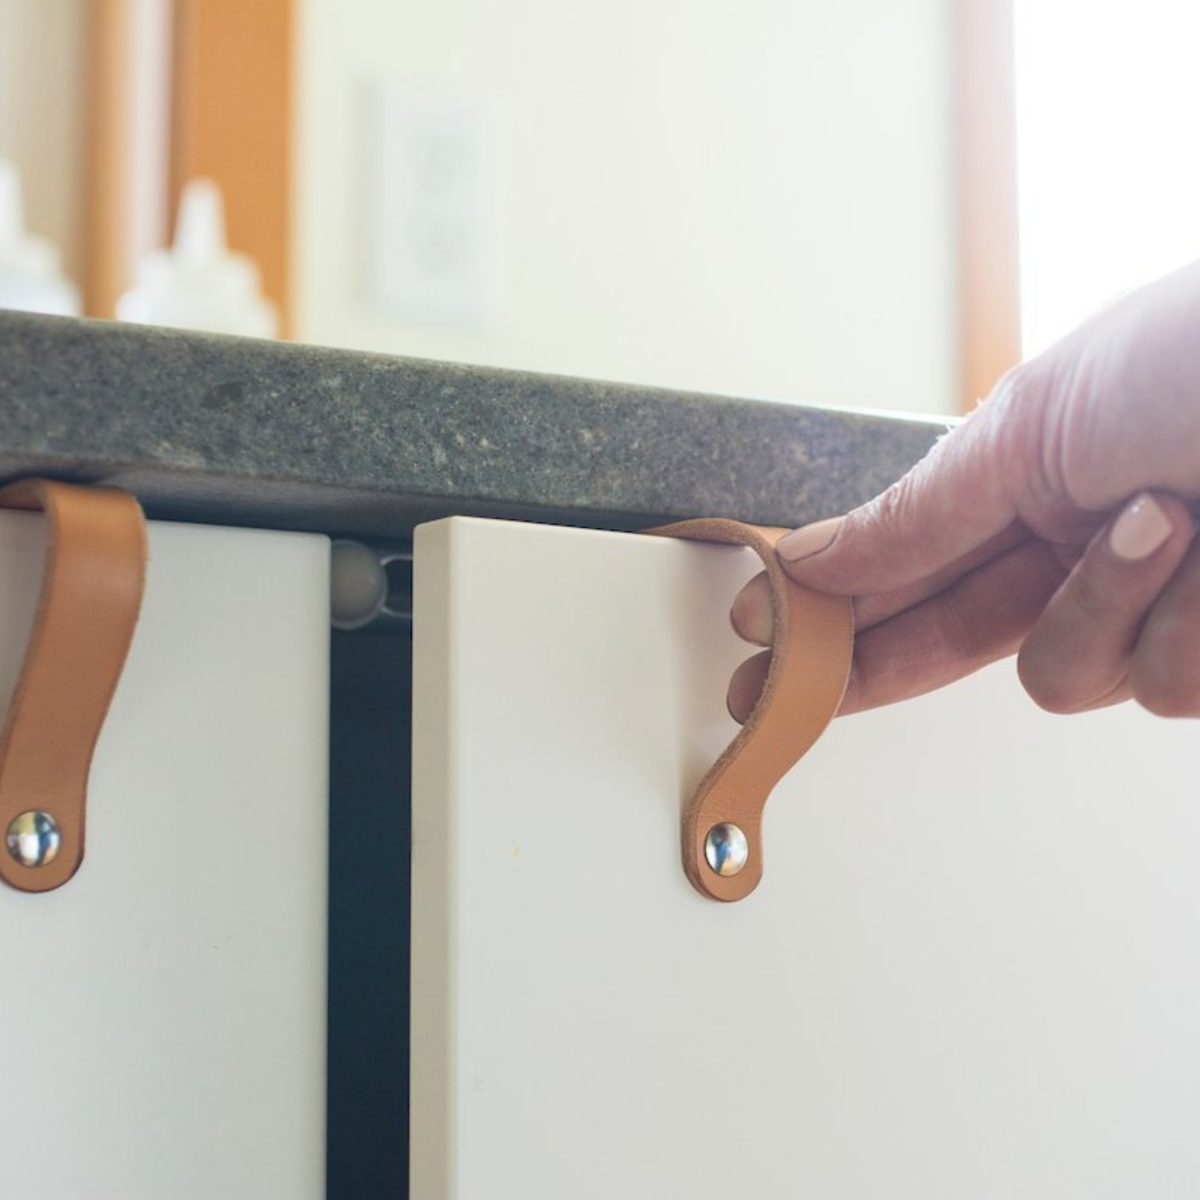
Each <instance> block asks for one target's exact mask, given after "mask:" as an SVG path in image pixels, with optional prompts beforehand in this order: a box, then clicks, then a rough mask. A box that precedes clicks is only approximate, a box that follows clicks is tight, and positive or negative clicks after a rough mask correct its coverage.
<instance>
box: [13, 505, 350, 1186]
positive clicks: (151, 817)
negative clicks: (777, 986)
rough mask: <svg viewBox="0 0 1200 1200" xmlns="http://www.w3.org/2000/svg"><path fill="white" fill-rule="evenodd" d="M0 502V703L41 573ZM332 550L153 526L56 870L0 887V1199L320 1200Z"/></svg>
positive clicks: (38, 547) (27, 533) (34, 533)
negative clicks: (70, 865) (76, 842)
mask: <svg viewBox="0 0 1200 1200" xmlns="http://www.w3.org/2000/svg"><path fill="white" fill-rule="evenodd" d="M42 520H43V518H42V517H41V516H40V515H33V514H26V513H12V512H4V513H0V631H2V633H0V701H2V702H4V703H7V700H8V697H9V696H10V695H11V692H12V689H13V687H14V685H15V683H16V677H17V672H18V671H19V668H20V662H21V658H22V656H23V654H24V650H25V644H26V640H27V636H28V632H29V629H30V626H31V623H32V619H33V611H34V604H35V601H36V597H37V591H38V587H39V583H40V579H41V563H42V538H43V536H44V535H43V532H42ZM328 560H329V549H328V542H327V541H326V540H325V539H323V538H319V537H313V536H309V535H301V534H278V533H262V532H257V531H251V530H234V529H212V528H203V527H199V526H185V525H170V524H161V523H151V525H150V530H149V567H148V572H147V581H146V593H145V600H144V603H143V607H142V613H141V617H140V619H139V623H138V627H137V631H136V633H135V636H134V640H133V645H132V648H131V650H130V655H129V659H128V662H127V665H126V669H125V673H124V675H123V677H122V680H121V683H120V685H119V687H118V689H117V692H116V695H115V697H114V701H113V705H112V708H111V710H110V713H109V717H108V720H107V722H106V724H105V727H104V730H103V732H102V734H101V738H100V742H99V745H98V747H97V752H96V757H95V760H94V763H93V768H92V775H91V785H90V789H89V798H88V814H87V854H86V857H85V858H84V861H83V865H82V867H81V868H80V870H79V872H78V874H77V875H76V876H75V878H74V879H72V880H71V881H70V882H69V883H67V884H66V885H65V886H64V887H62V888H60V889H59V890H57V891H54V892H48V893H45V894H42V895H27V894H24V893H20V892H17V891H14V890H12V889H8V888H5V887H2V886H0V962H2V963H3V966H2V967H0V1028H2V1029H3V1030H4V1051H3V1055H2V1056H0V1062H2V1063H3V1067H2V1069H0V1153H2V1156H3V1163H4V1165H3V1168H0V1195H4V1196H13V1197H21V1200H164V1198H166V1197H170V1198H171V1200H243V1198H244V1200H264V1198H266V1197H276V1196H277V1197H287V1198H288V1200H301V1198H304V1197H313V1198H315V1197H320V1196H323V1195H324V1191H325V1180H324V1138H325V1128H324V1116H325V1083H324V1081H325V1062H324V1053H325V1008H326V1006H325V958H326V954H325V942H326V848H327V813H328V807H327V761H328V760H327V729H328V711H327V710H328V635H329V623H328V621H329V618H328V595H329V592H328Z"/></svg>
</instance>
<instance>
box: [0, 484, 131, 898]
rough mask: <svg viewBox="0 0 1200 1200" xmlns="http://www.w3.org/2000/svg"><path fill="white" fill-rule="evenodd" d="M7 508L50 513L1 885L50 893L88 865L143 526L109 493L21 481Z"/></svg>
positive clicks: (8, 734)
mask: <svg viewBox="0 0 1200 1200" xmlns="http://www.w3.org/2000/svg"><path fill="white" fill-rule="evenodd" d="M0 506H2V507H6V508H26V509H44V510H45V513H46V530H47V547H46V567H45V571H44V574H43V577H42V591H41V596H40V598H39V600H38V607H37V616H36V617H35V619H34V626H33V634H32V636H31V637H30V640H29V646H28V649H27V650H26V653H25V660H24V663H23V665H22V667H21V675H20V678H19V680H18V682H17V687H16V691H15V692H14V693H13V698H12V701H11V703H10V704H9V708H8V715H7V718H6V720H5V723H4V731H3V734H2V735H0V831H4V846H3V847H0V878H3V879H4V881H5V882H6V883H9V884H11V885H12V886H13V887H15V888H19V889H20V890H22V891H26V892H46V891H50V890H51V889H52V888H56V887H60V886H61V885H62V884H64V883H66V882H67V880H68V879H70V878H71V876H72V875H74V874H75V872H76V871H77V870H78V869H79V864H80V863H81V862H82V861H83V845H84V824H85V812H86V799H87V781H88V773H89V771H90V769H91V763H92V752H93V750H94V749H95V745H96V739H97V738H98V737H99V735H100V728H101V726H102V725H103V723H104V718H105V715H106V714H107V712H108V706H109V703H110V701H111V700H112V696H113V692H114V691H115V690H116V686H117V681H118V680H119V679H120V676H121V670H122V668H123V667H124V665H125V656H126V654H127V652H128V650H129V644H130V642H131V640H132V638H133V630H134V626H135V625H136V624H137V616H138V610H139V608H140V606H141V600H142V588H143V583H144V580H145V573H146V526H145V519H144V518H143V516H142V510H141V508H140V507H139V505H138V502H137V501H136V500H135V499H134V498H133V497H132V496H130V495H128V494H126V493H125V492H120V491H116V490H114V489H112V488H87V487H77V486H74V485H72V484H65V483H52V482H50V481H49V480H45V479H25V480H21V481H20V482H18V483H14V484H10V485H9V486H7V487H5V488H3V489H0Z"/></svg>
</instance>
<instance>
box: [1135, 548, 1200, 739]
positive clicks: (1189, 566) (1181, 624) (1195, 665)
mask: <svg viewBox="0 0 1200 1200" xmlns="http://www.w3.org/2000/svg"><path fill="white" fill-rule="evenodd" d="M1128 688H1129V692H1130V694H1131V695H1132V696H1133V697H1134V698H1135V699H1136V700H1137V701H1138V703H1139V704H1141V706H1142V707H1143V708H1145V709H1148V710H1149V711H1150V712H1152V713H1154V714H1155V715H1157V716H1160V717H1200V543H1197V542H1196V541H1195V540H1194V539H1193V541H1192V543H1191V546H1190V548H1189V550H1188V553H1187V555H1186V557H1185V558H1184V560H1183V564H1182V565H1181V566H1180V567H1179V568H1178V569H1177V570H1176V572H1175V574H1174V576H1173V577H1172V579H1171V582H1170V583H1169V584H1168V585H1167V587H1166V589H1165V590H1164V591H1163V594H1162V595H1161V596H1160V597H1159V599H1158V600H1157V601H1156V602H1155V604H1154V608H1153V609H1152V610H1151V612H1150V616H1149V617H1148V618H1147V621H1146V624H1145V626H1144V627H1143V629H1142V635H1141V637H1140V638H1138V644H1137V650H1136V651H1135V652H1134V656H1133V664H1132V666H1131V668H1130V672H1129V680H1128Z"/></svg>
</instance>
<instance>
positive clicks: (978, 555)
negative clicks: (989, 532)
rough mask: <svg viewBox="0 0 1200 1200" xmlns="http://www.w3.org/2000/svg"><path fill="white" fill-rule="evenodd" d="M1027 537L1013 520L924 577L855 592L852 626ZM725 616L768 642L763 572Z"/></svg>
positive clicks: (893, 610)
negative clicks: (869, 592) (867, 592)
mask: <svg viewBox="0 0 1200 1200" xmlns="http://www.w3.org/2000/svg"><path fill="white" fill-rule="evenodd" d="M1028 538H1029V531H1028V530H1027V529H1026V528H1025V527H1024V526H1023V525H1022V524H1021V523H1020V522H1014V523H1013V524H1011V525H1009V526H1008V527H1007V528H1006V529H1004V530H1002V531H1001V532H1000V533H999V534H997V535H996V536H995V537H994V538H989V539H988V540H987V541H986V542H984V543H982V544H981V545H979V546H977V547H976V548H975V549H974V550H972V551H970V552H969V553H968V554H965V555H963V557H961V558H957V559H955V560H954V561H953V562H952V563H950V564H948V565H947V566H946V567H944V568H942V569H941V570H940V571H935V572H933V574H931V575H928V576H926V577H925V578H924V579H918V580H917V581H916V582H915V583H910V584H908V585H907V586H906V587H902V588H896V589H895V590H893V591H890V592H881V593H879V594H878V595H865V596H861V595H860V596H855V597H854V627H855V629H857V630H858V632H859V633H862V632H863V631H864V630H867V629H870V628H871V627H872V626H874V625H878V624H879V623H880V622H881V621H886V620H887V619H888V618H889V617H893V616H895V615H896V614H897V613H898V612H902V611H903V610H904V609H906V608H912V607H914V606H915V605H917V604H919V603H921V601H923V600H927V599H928V598H929V597H930V596H932V595H934V594H935V593H937V592H940V591H943V590H944V589H945V588H947V587H949V586H950V584H952V583H954V581H955V580H957V579H959V578H960V577H961V576H963V575H966V574H969V573H970V572H971V571H974V570H975V569H976V568H978V567H980V566H982V565H983V564H984V563H985V562H987V561H988V560H990V559H992V558H996V557H997V556H999V555H1001V554H1005V553H1007V552H1008V551H1009V550H1011V549H1013V547H1014V546H1018V545H1020V544H1021V542H1023V541H1026V540H1027V539H1028ZM729 619H730V623H731V624H732V625H733V628H734V632H736V633H737V634H738V636H739V637H741V638H744V639H745V640H746V641H748V642H753V643H754V644H755V645H756V646H769V645H770V644H771V637H772V630H773V627H774V622H773V617H772V612H771V587H770V584H769V583H768V582H767V576H766V574H765V572H764V573H760V574H758V575H756V576H755V577H754V578H753V579H751V580H750V582H749V583H748V584H746V586H745V587H744V588H742V590H741V591H740V592H739V593H738V594H737V596H736V597H735V598H734V601H733V604H732V606H731V607H730V610H729Z"/></svg>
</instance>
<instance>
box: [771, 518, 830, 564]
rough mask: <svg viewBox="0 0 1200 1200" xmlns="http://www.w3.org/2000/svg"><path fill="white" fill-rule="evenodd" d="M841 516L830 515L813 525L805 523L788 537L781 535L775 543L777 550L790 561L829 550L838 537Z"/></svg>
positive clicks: (810, 556)
mask: <svg viewBox="0 0 1200 1200" xmlns="http://www.w3.org/2000/svg"><path fill="white" fill-rule="evenodd" d="M841 523H842V518H841V517H830V518H829V520H827V521H817V522H815V523H814V524H812V525H803V526H801V528H799V529H794V530H793V531H792V532H791V533H789V534H788V535H787V536H786V537H781V538H780V539H779V541H778V542H777V543H776V545H775V552H776V553H777V554H778V555H779V557H780V558H786V559H787V560H788V562H797V561H799V560H800V559H802V558H812V556H813V555H814V554H820V553H821V551H822V550H828V549H829V547H830V546H831V545H833V539H834V538H835V537H837V531H838V527H839V526H840V525H841Z"/></svg>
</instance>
